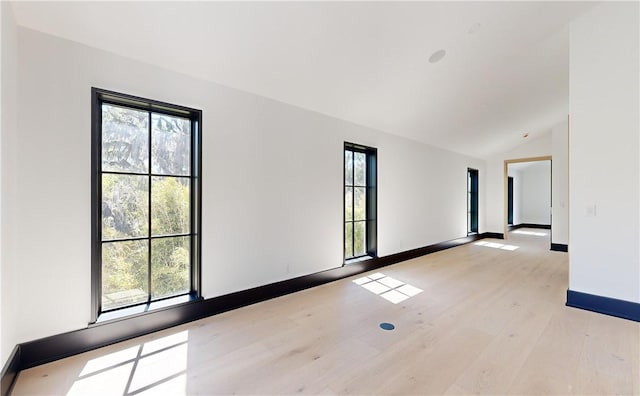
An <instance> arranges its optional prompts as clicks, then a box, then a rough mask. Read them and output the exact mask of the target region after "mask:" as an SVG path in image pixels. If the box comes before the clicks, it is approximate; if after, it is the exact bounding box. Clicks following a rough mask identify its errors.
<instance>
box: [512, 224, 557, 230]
mask: <svg viewBox="0 0 640 396" xmlns="http://www.w3.org/2000/svg"><path fill="white" fill-rule="evenodd" d="M518 228H539V229H542V230H550V229H551V224H532V223H522V224H516V225H510V226H509V231H513V230H517V229H518Z"/></svg>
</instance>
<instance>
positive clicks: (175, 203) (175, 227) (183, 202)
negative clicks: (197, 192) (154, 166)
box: [151, 176, 191, 235]
mask: <svg viewBox="0 0 640 396" xmlns="http://www.w3.org/2000/svg"><path fill="white" fill-rule="evenodd" d="M189 182H190V180H189V178H186V177H160V176H154V177H153V178H151V233H152V235H171V234H186V233H189V231H190V224H189V219H190V208H189V202H190V190H191V189H190V187H189Z"/></svg>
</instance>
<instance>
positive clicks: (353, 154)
mask: <svg viewBox="0 0 640 396" xmlns="http://www.w3.org/2000/svg"><path fill="white" fill-rule="evenodd" d="M355 158H356V152H355V151H352V152H351V191H352V192H351V257H354V256H355V255H356V223H355V219H356V188H355V185H356V161H355Z"/></svg>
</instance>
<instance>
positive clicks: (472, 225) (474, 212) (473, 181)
mask: <svg viewBox="0 0 640 396" xmlns="http://www.w3.org/2000/svg"><path fill="white" fill-rule="evenodd" d="M477 233H478V170H477V169H471V168H468V169H467V235H472V234H477Z"/></svg>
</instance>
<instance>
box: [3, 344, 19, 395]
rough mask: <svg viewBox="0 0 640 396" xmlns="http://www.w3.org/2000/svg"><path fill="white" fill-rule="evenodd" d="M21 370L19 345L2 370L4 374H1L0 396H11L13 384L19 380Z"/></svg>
mask: <svg viewBox="0 0 640 396" xmlns="http://www.w3.org/2000/svg"><path fill="white" fill-rule="evenodd" d="M20 370H21V368H20V345H19V344H18V345H16V346H15V347H14V348H13V351H11V354H10V355H9V358H8V359H7V363H6V364H5V365H4V367H3V368H2V373H1V374H0V375H1V377H0V395H2V396H5V395H10V394H11V390H12V389H13V384H15V382H16V378H18V373H20Z"/></svg>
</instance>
